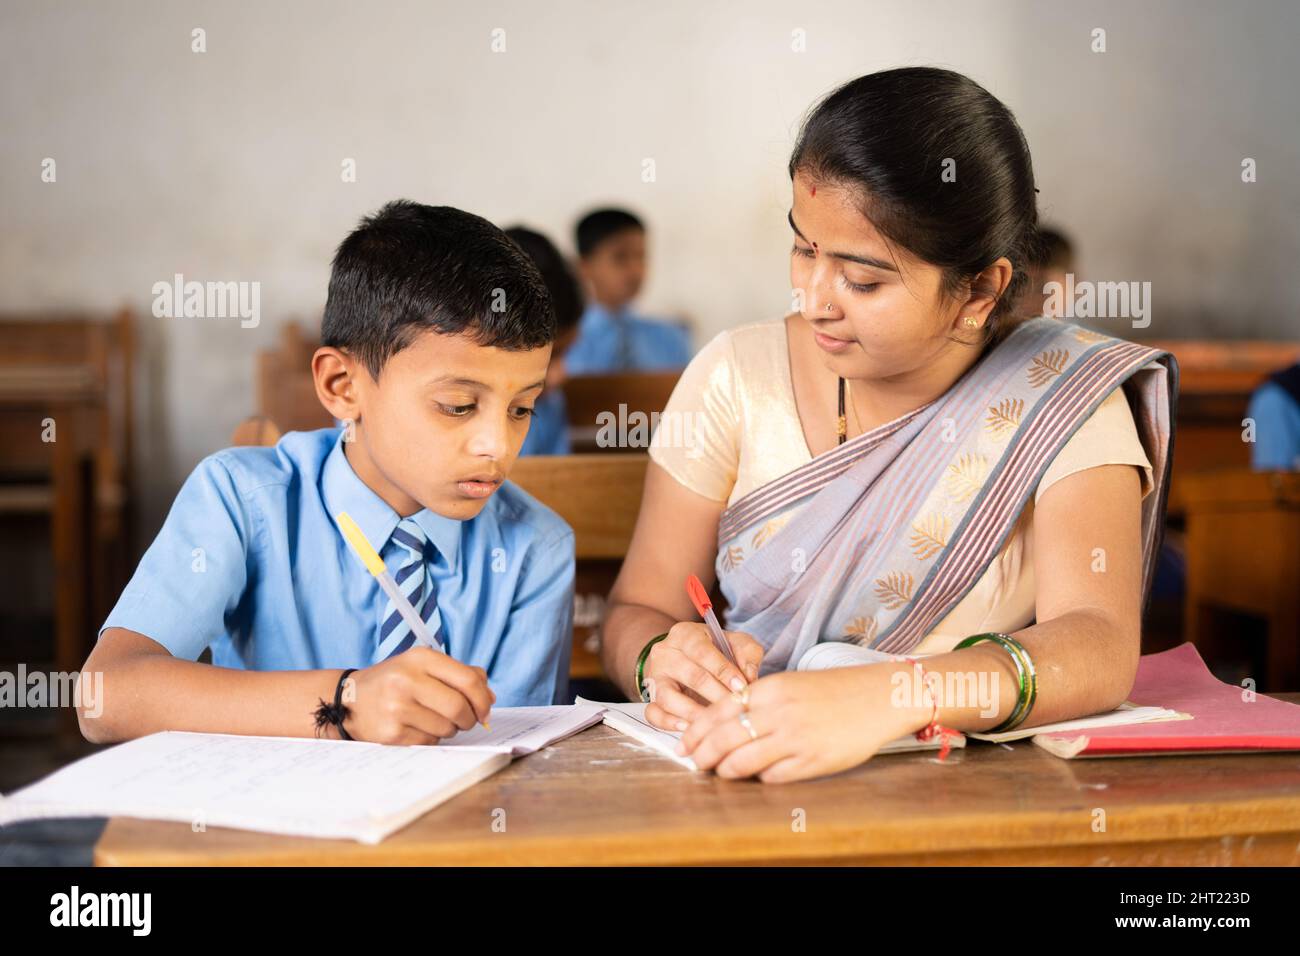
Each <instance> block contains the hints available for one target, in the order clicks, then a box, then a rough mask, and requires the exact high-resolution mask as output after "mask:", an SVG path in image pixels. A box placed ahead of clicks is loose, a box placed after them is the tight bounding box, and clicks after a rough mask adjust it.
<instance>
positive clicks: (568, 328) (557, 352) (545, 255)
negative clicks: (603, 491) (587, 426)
mask: <svg viewBox="0 0 1300 956" xmlns="http://www.w3.org/2000/svg"><path fill="white" fill-rule="evenodd" d="M506 235H507V236H509V237H510V238H511V239H513V240H514V241H515V244H516V245H517V246H519V248H520V249H522V250H524V252H526V253H527V254H528V257H529V258H530V259H532V260H533V263H534V265H536V266H537V270H538V271H539V272H540V273H541V274H542V281H543V282H545V283H546V289H547V291H548V292H550V294H551V305H552V306H553V307H554V309H555V347H554V348H553V349H552V350H551V365H550V367H549V368H548V369H547V370H546V389H545V390H544V391H543V392H542V394H541V395H540V396H539V397H538V399H537V404H536V405H534V406H533V422H532V424H531V425H529V426H528V437H527V438H525V439H524V447H523V449H522V450H521V451H520V452H519V454H521V455H567V454H568V453H569V451H570V445H569V415H568V408H567V407H566V406H565V403H564V391H563V390H562V386H563V385H564V371H565V370H564V355H565V353H566V352H567V351H568V350H569V347H570V346H571V345H572V344H573V340H574V339H575V338H576V337H577V335H578V320H579V319H580V318H582V290H581V289H579V288H578V280H577V278H575V277H574V275H573V270H572V269H570V268H569V264H568V263H567V262H565V261H564V256H562V255H561V254H560V250H559V249H556V248H555V245H554V244H553V243H552V242H551V240H549V239H547V238H546V237H545V236H544V235H542V234H541V233H540V232H534V231H533V230H532V229H525V228H524V227H523V226H512V227H511V228H509V229H507V230H506Z"/></svg>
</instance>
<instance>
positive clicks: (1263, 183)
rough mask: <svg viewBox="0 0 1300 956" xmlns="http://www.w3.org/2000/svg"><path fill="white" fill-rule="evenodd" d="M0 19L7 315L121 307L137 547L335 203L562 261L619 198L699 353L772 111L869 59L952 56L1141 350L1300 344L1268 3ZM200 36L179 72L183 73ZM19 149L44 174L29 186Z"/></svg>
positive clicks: (1289, 88)
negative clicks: (508, 243)
mask: <svg viewBox="0 0 1300 956" xmlns="http://www.w3.org/2000/svg"><path fill="white" fill-rule="evenodd" d="M1132 6H1136V7H1137V9H1131V7H1132ZM0 9H2V10H3V13H2V16H3V31H2V32H0V86H2V89H3V92H2V93H0V128H2V129H3V137H2V138H0V209H3V223H4V228H3V229H2V230H0V252H2V253H3V254H2V255H0V310H6V311H9V310H23V311H27V310H32V309H42V308H53V307H62V306H69V307H79V308H92V309H104V310H107V309H109V308H111V307H112V306H114V305H116V304H119V303H122V302H128V303H131V304H132V305H134V306H136V307H137V310H138V312H139V314H140V315H141V316H142V318H143V321H142V326H143V328H142V329H141V335H142V340H143V347H144V355H143V362H142V369H141V370H142V373H143V377H144V379H145V381H144V382H143V383H142V387H143V389H144V392H143V395H142V399H143V401H142V404H141V423H140V424H141V430H140V437H141V441H140V451H141V461H140V468H141V476H142V483H143V488H144V490H145V492H146V494H147V496H148V497H147V500H146V501H145V503H144V519H143V523H144V529H143V530H144V531H145V533H146V534H150V533H151V532H152V528H153V527H154V526H155V525H156V523H157V522H158V521H160V520H161V516H162V514H163V513H164V511H165V508H166V507H167V504H168V503H169V502H170V499H171V496H172V494H173V493H174V491H175V489H176V487H177V486H178V485H179V483H180V481H181V480H182V479H183V477H184V475H185V474H186V473H187V472H188V470H189V469H190V468H191V467H192V466H193V465H194V463H195V462H196V461H197V460H198V459H199V458H201V457H202V456H203V455H204V454H206V453H208V452H209V451H211V450H213V449H215V448H217V447H220V446H221V445H222V444H223V443H224V442H225V440H226V438H227V436H228V435H229V433H230V430H231V428H232V427H233V426H234V424H235V423H236V422H238V421H239V420H240V419H241V418H242V417H243V416H245V415H246V414H248V413H250V412H251V411H253V396H252V390H253V354H254V352H255V351H256V350H257V349H259V348H262V347H265V346H267V345H268V344H270V343H271V342H273V341H274V339H275V331H276V328H275V327H276V325H277V324H278V323H279V322H281V321H282V320H283V319H285V318H286V317H295V316H296V317H300V318H306V319H308V320H314V319H315V317H316V316H318V314H319V311H320V309H321V306H322V305H323V303H324V297H325V287H326V280H327V277H328V264H329V258H330V255H331V253H332V250H333V248H334V246H335V245H336V244H337V243H338V241H339V240H340V239H341V238H342V237H343V236H344V234H345V233H346V232H347V231H348V230H349V229H350V228H351V227H352V226H353V225H354V223H355V222H356V220H357V219H358V217H359V216H361V215H362V214H364V213H366V212H368V211H371V210H373V209H375V208H377V207H378V206H379V205H381V204H382V203H383V202H384V201H386V200H388V199H391V198H394V197H398V196H406V197H409V198H413V199H417V200H421V201H424V202H431V203H448V204H453V205H457V206H461V207H463V208H466V209H470V210H472V211H474V212H477V213H480V214H482V215H485V216H487V217H489V218H491V219H493V220H495V221H498V222H501V223H506V222H509V221H516V220H522V221H524V222H526V223H528V224H531V225H533V226H534V227H537V228H540V229H543V230H545V231H547V232H549V233H550V234H552V236H554V237H556V238H557V239H559V240H560V241H561V245H562V246H564V247H569V246H570V242H571V241H570V238H569V231H570V229H571V227H572V224H573V221H574V219H575V217H576V215H577V214H578V213H579V212H581V211H582V210H583V209H584V208H586V207H589V206H591V205H592V204H595V203H605V202H614V203H620V204H626V205H628V206H630V207H632V208H634V209H637V210H639V211H641V212H642V213H644V215H645V216H646V218H647V219H648V221H649V223H650V224H651V227H652V232H651V242H652V247H651V249H652V257H653V258H652V275H651V279H650V283H649V286H648V288H647V290H646V293H645V297H644V305H645V306H646V307H647V309H648V310H651V311H659V312H684V313H687V314H689V315H690V316H691V317H692V318H693V319H694V320H695V323H696V327H697V340H698V342H699V343H702V342H703V341H704V340H705V339H707V338H708V337H709V336H711V335H712V334H713V333H715V332H716V331H718V330H720V329H723V328H726V327H728V326H731V325H735V324H738V323H742V322H748V321H753V320H757V319H765V318H772V317H775V316H777V315H779V314H780V313H781V310H782V309H783V308H784V307H785V306H786V304H787V302H788V300H789V294H788V285H787V277H786V268H787V264H786V252H787V248H788V241H789V240H788V235H787V228H786V226H785V224H784V213H785V209H786V208H787V206H788V188H789V187H788V180H787V178H786V175H785V162H786V159H787V155H788V152H789V149H790V146H791V144H792V140H793V135H794V132H795V130H796V128H797V125H798V121H799V119H800V117H801V116H802V114H803V112H804V111H805V110H806V109H807V108H808V106H809V105H810V104H812V102H813V101H814V100H815V99H816V98H817V97H818V96H819V95H821V94H822V93H824V92H826V91H827V90H829V89H830V88H832V87H833V86H834V85H836V84H837V83H839V82H842V81H844V80H846V79H849V78H851V77H853V76H855V75H858V74H861V73H865V72H870V71H872V70H876V69H882V68H886V67H890V66H896V65H907V64H935V65H942V66H948V67H951V68H954V69H958V70H961V71H963V72H966V73H968V74H970V75H971V76H973V77H974V78H976V79H977V80H979V81H980V82H982V83H984V84H985V85H986V86H987V87H988V88H989V89H991V90H992V91H993V92H994V93H995V94H996V95H998V96H999V97H1000V98H1002V99H1003V100H1004V101H1005V102H1006V103H1007V104H1008V105H1009V106H1011V108H1012V109H1013V110H1014V111H1015V112H1016V114H1017V115H1018V117H1019V118H1020V121H1021V124H1022V125H1023V126H1024V128H1025V131H1026V133H1027V135H1028V138H1029V142H1030V146H1031V148H1032V150H1033V153H1034V160H1035V166H1036V170H1037V173H1038V177H1039V185H1040V188H1041V190H1042V193H1041V195H1040V202H1041V207H1042V210H1043V213H1044V216H1045V218H1047V219H1050V220H1053V221H1056V222H1059V223H1062V224H1064V225H1066V226H1067V227H1068V228H1069V229H1070V230H1071V231H1072V232H1073V233H1074V235H1075V236H1076V238H1077V240H1078V244H1079V246H1080V248H1081V252H1082V257H1083V258H1082V262H1081V263H1080V269H1079V272H1080V275H1081V277H1083V278H1087V277H1092V278H1099V279H1111V280H1115V279H1135V280H1144V281H1150V282H1152V284H1153V298H1154V321H1153V323H1152V326H1151V328H1150V329H1149V330H1148V331H1147V333H1146V334H1149V335H1160V336H1174V337H1177V336H1225V337H1228V336H1232V337H1235V336H1242V337H1270V338H1281V337H1295V336H1296V335H1297V334H1298V333H1300V321H1298V320H1297V316H1298V315H1300V289H1298V288H1297V284H1296V282H1295V278H1294V276H1295V269H1294V265H1293V264H1294V263H1295V261H1296V260H1297V258H1298V257H1300V230H1298V229H1297V225H1296V223H1297V220H1298V218H1300V188H1298V187H1297V183H1296V176H1297V173H1300V129H1298V128H1297V111H1296V102H1295V100H1296V94H1297V91H1300V67H1298V66H1297V60H1298V57H1297V55H1296V50H1295V48H1294V44H1295V41H1296V39H1297V38H1298V37H1300V8H1298V7H1297V5H1296V4H1294V3H1284V2H1266V0H1264V2H1255V3H1251V4H1241V5H1229V4H1226V3H1207V2H1171V0H1166V2H1147V3H1143V4H1140V5H1130V4H1122V3H1094V2H1082V3H1072V4H1068V5H1066V4H1051V3H1029V2H1007V3H977V2H970V0H965V2H960V0H959V2H927V3H907V2H889V3H871V2H851V0H839V2H827V3H817V4H790V3H788V2H786V3H781V2H774V0H751V2H735V3H712V4H710V3H693V2H680V0H679V2H655V3H643V4H631V3H626V4H624V3H608V2H606V3H599V2H564V0H547V2H499V3H479V4H469V3H378V2H377V3H344V2H327V0H294V2H276V3H266V4H254V3H230V4H222V5H215V4H199V3H186V2H180V3H177V2H167V3H165V2H153V0H151V2H122V0H114V2H89V0H83V2H51V3H42V2H13V0H4V3H3V7H2V8H0ZM195 27H202V28H203V29H205V30H206V33H207V52H206V53H202V54H197V53H193V52H191V49H190V44H191V34H190V31H191V29H193V28H195ZM498 27H499V28H503V29H504V30H505V38H506V52H504V53H493V52H492V51H491V48H490V43H491V39H492V35H491V31H492V30H493V29H494V28H498ZM1094 27H1102V28H1104V29H1105V30H1106V31H1107V47H1108V49H1107V52H1106V53H1103V54H1098V53H1094V52H1092V51H1091V49H1090V44H1091V36H1090V32H1091V30H1092V29H1093V28H1094ZM796 29H802V30H804V31H806V37H807V50H806V52H803V53H796V52H793V51H792V49H791V38H792V31H794V30H796ZM1247 156H1249V157H1253V158H1255V159H1256V160H1257V162H1258V166H1259V181H1258V182H1257V183H1255V184H1251V185H1247V184H1243V183H1242V182H1241V180H1240V173H1239V170H1240V163H1241V159H1242V158H1243V157H1247ZM45 157H53V158H54V159H55V160H56V162H57V173H58V181H57V183H53V184H49V183H43V182H42V181H41V178H40V171H41V161H42V159H43V158H45ZM345 157H353V158H355V159H356V161H357V164H358V182H356V183H354V184H347V183H343V182H341V179H340V164H341V162H342V160H343V159H344V158H345ZM647 157H650V158H653V159H654V160H655V163H656V167H657V181H656V182H654V183H652V184H647V183H643V182H642V181H641V168H642V166H641V163H642V160H643V159H644V158H647ZM176 272H181V273H183V274H184V275H185V276H186V277H187V278H193V279H200V280H208V279H223V280H229V279H233V280H245V281H258V282H260V283H261V290H262V302H261V307H262V313H263V319H262V323H261V325H260V326H259V327H258V328H255V329H242V328H240V327H239V323H238V322H237V321H234V320H198V319H190V320H183V319H154V318H152V317H151V316H150V315H149V306H150V302H151V298H152V296H151V293H150V288H151V286H152V285H153V283H154V282H156V281H158V280H160V279H167V278H169V277H171V276H172V275H173V274H174V273H176ZM0 347H2V344H0Z"/></svg>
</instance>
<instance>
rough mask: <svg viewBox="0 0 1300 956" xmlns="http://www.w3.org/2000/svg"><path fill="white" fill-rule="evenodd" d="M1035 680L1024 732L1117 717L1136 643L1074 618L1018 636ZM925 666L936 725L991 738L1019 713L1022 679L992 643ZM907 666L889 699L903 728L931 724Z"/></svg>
mask: <svg viewBox="0 0 1300 956" xmlns="http://www.w3.org/2000/svg"><path fill="white" fill-rule="evenodd" d="M1011 636H1013V637H1014V638H1015V639H1016V640H1018V641H1019V642H1020V643H1021V644H1022V645H1023V646H1024V648H1025V650H1026V652H1027V653H1028V654H1029V657H1030V659H1031V660H1032V661H1033V664H1034V669H1035V671H1036V672H1037V674H1038V695H1037V698H1036V700H1035V702H1034V707H1033V710H1032V711H1030V713H1029V716H1028V717H1027V718H1026V719H1025V721H1024V723H1023V724H1022V725H1021V726H1024V727H1037V726H1041V725H1042V724H1049V723H1055V722H1057V721H1061V720H1070V719H1073V718H1076V717H1086V716H1088V715H1091V714H1096V713H1102V712H1106V711H1110V710H1114V709H1115V708H1116V707H1118V706H1119V705H1120V704H1121V703H1122V702H1123V701H1124V699H1125V697H1127V696H1128V692H1129V691H1130V690H1131V689H1132V687H1133V678H1134V676H1135V674H1136V673H1137V660H1138V654H1139V644H1140V641H1139V637H1138V635H1137V633H1135V631H1134V630H1133V629H1132V628H1129V629H1126V628H1124V627H1123V626H1121V625H1120V624H1118V623H1117V622H1115V621H1114V620H1112V619H1111V618H1110V617H1109V616H1107V615H1105V614H1101V613H1096V612H1092V611H1085V610H1080V611H1072V612H1070V613H1067V614H1063V615H1061V616H1060V617H1057V618H1053V619H1052V620H1050V621H1044V622H1043V623H1041V624H1035V625H1033V626H1031V627H1027V628H1024V629H1023V630H1020V631H1016V632H1014V633H1013V634H1012V635H1011ZM922 666H923V667H924V669H925V670H926V671H927V672H928V673H931V674H935V675H937V678H930V680H931V681H933V682H934V685H935V687H936V689H938V690H939V696H940V708H939V722H940V723H941V724H942V725H943V726H945V727H951V728H953V729H954V730H961V731H973V732H977V733H979V732H987V731H988V730H991V729H992V728H994V727H996V726H997V725H998V724H1001V723H1002V722H1004V721H1005V720H1006V719H1007V718H1008V717H1009V716H1010V715H1011V713H1012V711H1013V710H1014V708H1015V705H1016V701H1017V698H1018V695H1019V689H1020V687H1019V680H1018V674H1017V671H1016V668H1015V665H1014V664H1013V663H1012V661H1011V657H1010V655H1009V654H1008V653H1007V652H1006V651H1005V650H1003V649H1002V648H1001V646H1000V645H998V644H996V643H993V642H982V643H980V644H976V645H974V646H973V647H968V648H964V649H962V650H959V651H952V652H949V653H945V654H935V655H933V656H931V657H926V658H923V659H922ZM910 676H911V668H910V665H893V667H892V672H891V675H890V678H891V686H890V689H891V694H894V695H895V696H892V697H891V701H893V702H894V703H895V704H896V705H897V706H900V707H902V708H904V709H905V710H906V713H907V716H906V718H905V723H906V724H907V725H908V726H909V728H910V729H916V728H912V727H911V725H913V724H917V722H918V721H919V722H920V723H919V724H918V726H924V725H925V724H926V723H928V721H929V717H930V713H931V708H930V705H929V698H922V699H918V696H920V695H918V693H917V690H918V688H917V685H915V684H914V683H913V682H912V681H910V680H908V679H906V678H908V677H910Z"/></svg>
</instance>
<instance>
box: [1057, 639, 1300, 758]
mask: <svg viewBox="0 0 1300 956" xmlns="http://www.w3.org/2000/svg"><path fill="white" fill-rule="evenodd" d="M1249 696H1250V695H1248V694H1247V693H1246V689H1245V688H1244V687H1237V686H1234V685H1232V684H1225V683H1223V682H1222V681H1220V680H1218V679H1217V678H1216V677H1215V676H1214V675H1213V674H1211V673H1210V670H1209V668H1207V667H1206V666H1205V662H1204V661H1203V660H1201V655H1200V654H1198V653H1197V652H1196V648H1195V647H1194V646H1193V645H1191V644H1182V645H1180V646H1178V647H1175V648H1173V649H1171V650H1168V651H1162V652H1161V653H1159V654H1148V655H1146V656H1145V657H1143V658H1142V659H1141V661H1139V663H1138V672H1137V680H1136V681H1135V682H1134V684H1133V690H1132V692H1131V693H1130V694H1129V696H1128V699H1129V701H1130V702H1131V703H1133V704H1137V705H1139V706H1152V707H1168V708H1170V709H1171V710H1176V711H1178V712H1180V713H1183V714H1189V715H1190V716H1191V718H1192V719H1191V720H1169V721H1153V722H1150V723H1144V724H1124V725H1120V726H1116V727H1099V728H1096V729H1094V730H1075V731H1063V732H1059V733H1051V734H1039V735H1038V736H1036V737H1035V738H1034V743H1036V744H1038V745H1039V746H1042V747H1044V748H1045V749H1047V750H1049V751H1050V752H1052V753H1054V754H1056V755H1057V756H1058V757H1067V758H1068V757H1114V756H1125V755H1132V756H1136V755H1138V754H1175V753H1205V752H1220V753H1222V752H1258V751H1266V750H1300V706H1297V705H1295V704H1288V703H1286V702H1285V701H1281V700H1276V699H1274V698H1272V697H1265V696H1263V695H1262V694H1258V693H1257V694H1255V695H1254V700H1250V699H1249Z"/></svg>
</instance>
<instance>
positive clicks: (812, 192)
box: [809, 186, 817, 196]
mask: <svg viewBox="0 0 1300 956" xmlns="http://www.w3.org/2000/svg"><path fill="white" fill-rule="evenodd" d="M809 195H810V196H816V195H817V187H816V186H814V187H813V188H812V191H811V192H810V193H809Z"/></svg>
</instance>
